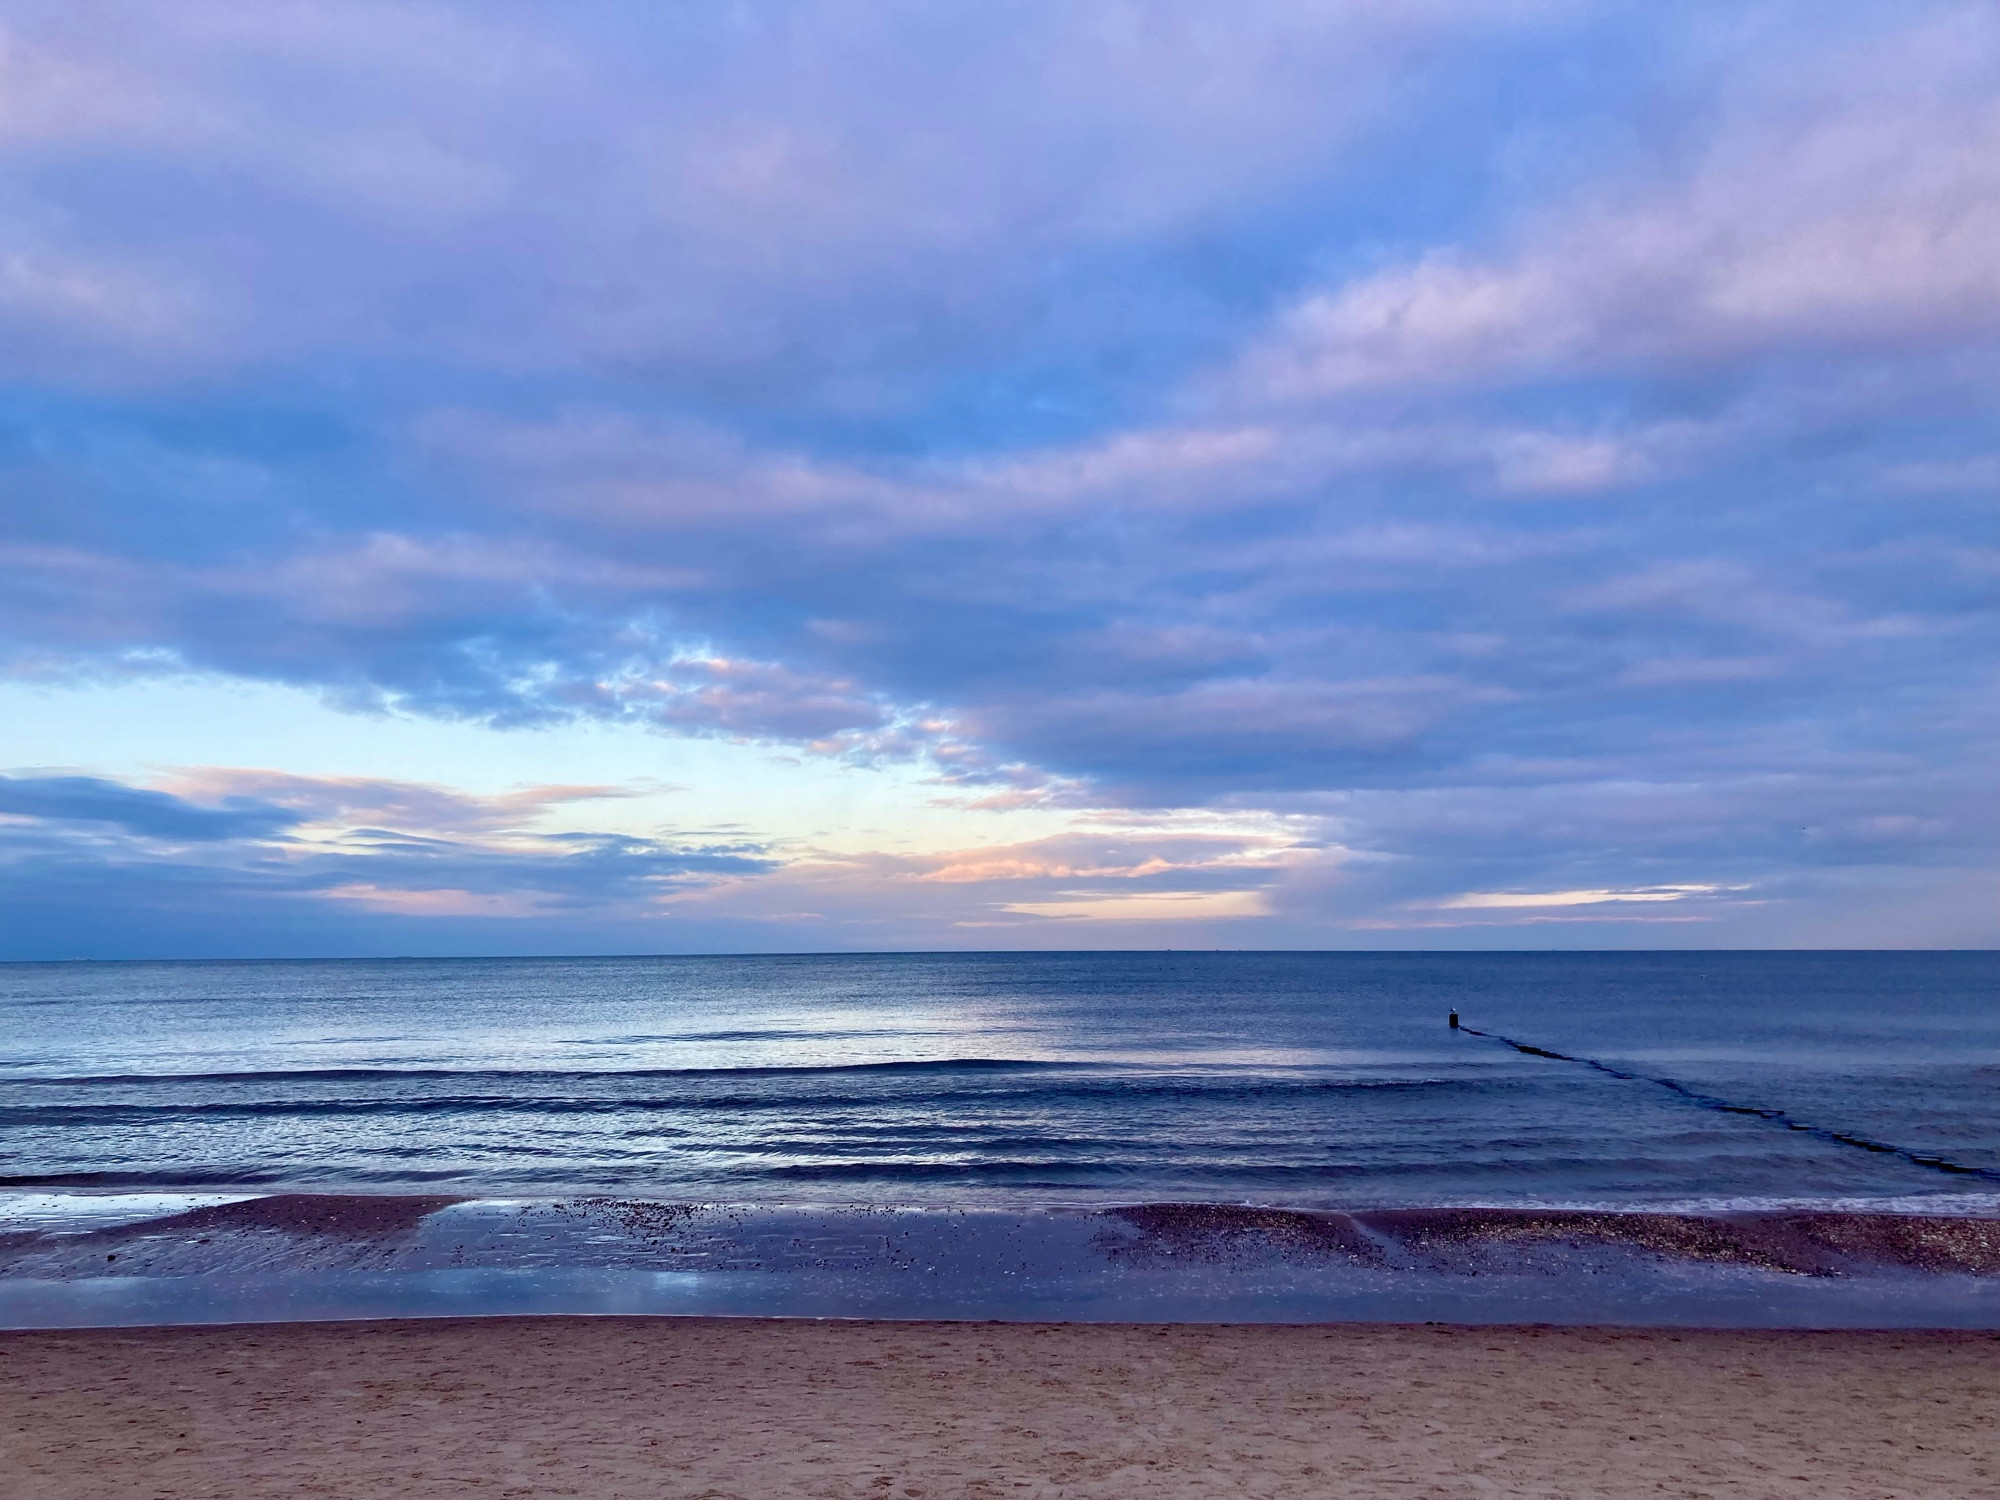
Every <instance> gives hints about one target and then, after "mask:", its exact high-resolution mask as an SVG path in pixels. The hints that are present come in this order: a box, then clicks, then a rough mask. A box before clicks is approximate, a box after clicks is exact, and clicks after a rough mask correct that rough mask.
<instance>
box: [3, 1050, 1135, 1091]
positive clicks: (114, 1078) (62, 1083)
mask: <svg viewBox="0 0 2000 1500" xmlns="http://www.w3.org/2000/svg"><path fill="white" fill-rule="evenodd" d="M1123 1066H1126V1065H1125V1064H1121V1063H1115V1062H1083V1061H1075V1062H1072V1061H1066V1060H1060V1059H1048V1058H1017V1057H943V1058H923V1059H911V1060H891V1061H887V1062H866V1063H781V1064H770V1065H751V1066H739V1067H707V1068H270V1069H247V1070H243V1071H237V1072H215V1073H84V1074H76V1075H71V1076H66V1077H43V1078H9V1079H7V1080H5V1085H4V1086H5V1087H7V1088H10V1089H13V1088H37V1087H40V1088H108V1087H128V1088H129V1087H133V1086H136V1085H153V1086H168V1087H172V1086H179V1085H182V1084H202V1083H372V1082H376V1081H380V1080H388V1081H395V1082H402V1081H419V1082H421V1081H426V1080H432V1079H456V1080H460V1081H478V1080H485V1079H538V1080H547V1081H550V1082H581V1081H585V1080H595V1079H619V1078H727V1077H743V1076H749V1077H815V1076H825V1075H837V1074H842V1073H859V1074H896V1073H979V1072H1003V1071H1004V1072H1057V1071H1065V1072H1102V1071H1107V1070H1113V1069H1117V1068H1120V1067H1123Z"/></svg>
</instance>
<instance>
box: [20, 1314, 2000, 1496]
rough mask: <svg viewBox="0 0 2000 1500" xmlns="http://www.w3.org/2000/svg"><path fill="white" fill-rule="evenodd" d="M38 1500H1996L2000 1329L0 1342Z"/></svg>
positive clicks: (704, 1333) (1243, 1330) (1342, 1329)
mask: <svg viewBox="0 0 2000 1500" xmlns="http://www.w3.org/2000/svg"><path fill="white" fill-rule="evenodd" d="M0 1493H4V1494H5V1495H6V1496H7V1497H8V1500H40V1497H44V1496H47V1497H58V1496H59V1497H72V1496H74V1497H84V1496H93V1497H95V1496H104V1497H117V1500H144V1497H156V1496H157V1497H167V1496H175V1497H178V1496H193V1495H220V1496H230V1497H236V1496H243V1497H251V1496H268V1495H287V1496H290V1495H301V1496H307V1495H310V1496H324V1495H332V1496H368V1497H428V1496H438V1495H451V1496H466V1495H473V1496H477V1495H496V1496H498V1495H507V1496H554V1495H580V1496H592V1497H597V1496H603V1497H611V1496H635V1497H636V1496H647V1497H652V1496H681V1495H686V1496H790V1495H802V1496H847V1495H860V1496H876V1497H896V1496H907V1497H916V1496H947V1495H982V1496H991V1495H1006V1496H1043V1495H1071V1496H1085V1495H1147V1496H1174V1495H1218V1496H1225V1495H1226V1496H1238V1495H1365V1496H1372V1495H1396V1496H1422V1495H1529V1494H1540V1495H1561V1496H1585V1495H1619V1496H1623V1495H1645V1496H1658V1495H1728V1496H1744V1497H1753V1496H1754V1497H1765V1496H1785V1495H1799V1496H1813V1497H1815V1500H1827V1497H1835V1496H1850V1495H1851V1496H1868V1497H1871V1500H1881V1497H1887V1496H1927V1497H1936V1496H1988V1497H1991V1496H1996V1495H2000V1335H1995V1334H1946V1333H1917V1334H1912V1333H1754V1332H1662V1331H1626V1330H1610V1329H1539V1328H1514V1329H1478V1328H1433V1327H1421V1328H1411V1327H1382V1326H1337V1327H1311V1328H1298V1327H1202V1326H1173V1327H1103V1326H1089V1325H1079V1324H1066V1325H1040V1326H1036V1325H1009V1324H965V1323H960V1324H950V1323H813V1322H776V1321H771V1322H766V1321H747V1320H731V1319H685V1320H684V1319H565V1318H536V1319H490V1320H479V1321H452V1322H444V1321H439V1322H428V1321H418V1322H401V1323H347V1324H293V1325H267V1326H258V1327H236V1328H210V1329H201V1328H175V1329H145V1330H96V1331H87V1332H61V1333H7V1334H0Z"/></svg>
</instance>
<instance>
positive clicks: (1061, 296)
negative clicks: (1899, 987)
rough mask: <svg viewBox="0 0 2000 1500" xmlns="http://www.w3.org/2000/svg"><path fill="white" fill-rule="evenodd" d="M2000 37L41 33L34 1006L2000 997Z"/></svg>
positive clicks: (27, 730)
mask: <svg viewBox="0 0 2000 1500" xmlns="http://www.w3.org/2000/svg"><path fill="white" fill-rule="evenodd" d="M1996 606H2000V11H1996V9H1995V8H1994V7H1993V6H1992V5H1990V4H1984V3H1979V4H1973V3H1950V4H1947V3H1930V0H1904V3H1901V4H1897V5H1882V4H1879V3H1865V4H1863V3H1849V0H1811V3H1757V0H1747V3H1746V0H1735V3H1730V4H1711V3H1706V0H1688V3H1685V4H1678V5H1672V6H1634V5H1610V4H1592V3H1586V0H1478V3H1472V0H1393V3H1392V0H1347V3H1334V0H1318V3H1308V0H1238V3H1235V4H1232V5H1229V6H1227V7H1216V6H1214V5H1212V4H1208V3H1196V0H1120V3H1112V0H1049V3H1042V0H1016V3H1009V4H1000V5H989V6H966V5H963V4H945V3H936V4H929V3H920V0H885V3H882V4H877V5H867V6H856V5H848V4H836V3H824V4H810V3H786V0H731V3H721V0H682V3H676V4H674V5H670V6H662V5H657V4H652V3H640V0H569V3H565V4H563V5H560V6H552V5H546V4H527V3H520V0H477V3H474V0H461V3H446V0H404V3H386V0H326V3H321V0H264V3H260V4H257V5H244V4H242V3H240V0H176V3H175V4H172V5H159V4H157V3H153V0H95V3H93V4H91V5H88V6H78V5H75V4H74V3H68V0H65V3H42V0H0V913H4V915H0V958H11V959H63V958H138V957H261V956H312V955H328V956H338V955H362V954H456V953H463V954H525V953H586V952H611V953H642V952H703V951H706V952H738V951H837V950H883V949H909V948H921V949H942V948H974V949H1003V948H1105V949H1121V948H1205V947H1220V948H1453V949H1505V948H1599V947H1616V948H1687V947H1694V948H1720V947H1855V946H1861V947H1872V946H1881V947H1991V946H1995V945H1996V944H2000V809H1996V800H1995V789H1996V787H2000V752H1996V745H2000V733H1996V731H2000V693H1996V691H1995V689H1996V686H2000V681H1996V679H1997V678H2000V671H1997V670H1996V668H2000V651H1996V644H2000V639H1997V638H2000V629H1997V628H1996V626H2000V615H1996Z"/></svg>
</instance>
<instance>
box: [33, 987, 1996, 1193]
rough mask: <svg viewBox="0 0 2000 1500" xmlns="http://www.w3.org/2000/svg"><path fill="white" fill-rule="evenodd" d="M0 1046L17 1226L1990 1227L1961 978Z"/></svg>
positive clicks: (1104, 991) (1015, 1002) (297, 1029)
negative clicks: (71, 1207)
mask: <svg viewBox="0 0 2000 1500" xmlns="http://www.w3.org/2000/svg"><path fill="white" fill-rule="evenodd" d="M1454 1007H1455V1008H1457V1009H1458V1010H1459V1011H1460V1012H1462V1013H1463V1015H1464V1018H1465V1021H1466V1023H1467V1025H1469V1026H1473V1027H1478V1028H1480V1029H1482V1030H1485V1031H1489V1032H1494V1033H1500V1034H1504V1035H1505V1036H1508V1037H1511V1038H1514V1039H1515V1040H1517V1041H1520V1042H1523V1043H1526V1044H1529V1045H1532V1046H1537V1047H1541V1048H1544V1049H1546V1050H1549V1051H1553V1052H1560V1053H1564V1054H1568V1055H1569V1056H1570V1057H1571V1058H1576V1059H1591V1060H1596V1061H1598V1062H1601V1063H1605V1064H1608V1065H1609V1066H1610V1067H1611V1068H1613V1069H1615V1070H1616V1071H1617V1072H1619V1073H1625V1074H1629V1075H1634V1076H1627V1077H1620V1076H1616V1074H1615V1073H1614V1072H1607V1071H1604V1070H1603V1069H1601V1068H1595V1067H1591V1066H1589V1065H1588V1064H1587V1063H1585V1062H1582V1061H1570V1060H1563V1059H1558V1058H1550V1057H1541V1056H1535V1055H1532V1054H1528V1053H1523V1052H1521V1051H1518V1050H1516V1049H1514V1048H1512V1047H1509V1046H1507V1045H1505V1044H1503V1043H1502V1042H1500V1041H1497V1040H1495V1039H1493V1038H1492V1037H1490V1036H1489V1037H1482V1036H1475V1035H1468V1034H1466V1033H1465V1032H1462V1031H1461V1032H1458V1033H1456V1034H1454V1033H1453V1032H1451V1031H1449V1030H1448V1029H1447V1027H1446V1024H1445V1016H1446V1012H1447V1011H1448V1010H1449V1009H1451V1008H1454ZM0 1038H4V1040H3V1041H0V1187H4V1188H6V1189H8V1190H9V1191H10V1192H11V1193H12V1194H13V1195H15V1196H19V1195H21V1194H24V1193H37V1192H39V1193H49V1192H59V1193H69V1192H77V1191H84V1192H92V1193H105V1192H120V1191H123V1192H133V1191H141V1190H144V1191H153V1192H171V1191H176V1190H184V1191H201V1190H212V1191H220V1190H225V1189H230V1188H245V1189H257V1190H266V1191H269V1190H275V1189H280V1188H285V1189H310V1190H316V1191H328V1190H363V1191H370V1192H389V1193H396V1192H433V1193H435V1192H450V1193H455V1194H468V1195H485V1196H489V1197H491V1196H505V1195H514V1196H549V1195H558V1194H574V1193H592V1192H597V1193H615V1194H625V1195H633V1196H644V1197H648V1198H653V1199H673V1198H688V1199H700V1200H705V1201H713V1202H733V1203H745V1204H755V1203H781V1202H790V1203H841V1204H864V1205H865V1204H963V1205H989V1206H990V1205H996V1204H1009V1203H1013V1204H1022V1203H1063V1202H1082V1203H1105V1202H1134V1201H1149V1200H1153V1201H1157V1200H1164V1199H1178V1200H1192V1201H1209V1202H1244V1201H1251V1202H1257V1203H1267V1204H1284V1205H1295V1206H1320V1207H1367V1206H1382V1205H1420V1204H1593V1205H1607V1206H1639V1205H1670V1204H1671V1205H1690V1204H1700V1205H1707V1206H1730V1205H1742V1204H1768V1203H1828V1202H1842V1203H1848V1204H1850V1205H1852V1204H1854V1203H1856V1202H1857V1201H1858V1202H1864V1203H1876V1202H1882V1203H1892V1202H1893V1203H1906V1204H1924V1205H1931V1206H1942V1207H1958V1208H1961V1209H1971V1208H1985V1209H1989V1210H1990V1209H1991V1208H1992V1207H1994V1205H1996V1204H2000V955H1995V954H1990V953H1973V954H1954V953H1896V954H1887V953H1782V954H1771V953H1726V954H1725V953H1706V954H1702V953H1697V954H1671V955H1669V954H1591V955H1574V954H1571V955H1491V954H1486V955H1449V956H1439V955H1333V954H1235V953H1198V954H1157V953H1155V954H1102V955H1099V954H1092V955H1048V954H1032V955H951V956H910V955H901V956H851V957H763V958H740V957H729V958H646V959H559V960H518V961H517V960H496V961H488V960H452V961H395V962H324V963H213V964H209V963H171V964H51V965H24V964H16V965H6V966H0ZM1655 1080H1666V1081H1667V1082H1666V1083H1663V1082H1659V1081H1655ZM1668 1083H1671V1084H1673V1085H1678V1090H1677V1089H1676V1088H1674V1087H1669V1086H1667V1084H1668ZM1738 1111H1761V1112H1762V1113H1746V1112H1738ZM1800 1126H1804V1127H1810V1128H1795V1127H1800ZM1840 1135H1846V1136H1849V1137H1853V1138H1855V1139H1856V1140H1861V1141H1866V1142H1869V1143H1873V1144H1876V1145H1889V1146H1894V1147H1897V1148H1900V1151H1901V1152H1902V1153H1904V1154H1898V1153H1897V1152H1894V1151H1883V1150H1870V1149H1863V1148H1862V1147H1861V1146H1859V1145H1857V1144H1854V1143H1853V1142H1851V1141H1842V1140H1840V1139H1837V1138H1836V1137H1837V1136H1840ZM1952 1167H1956V1168H1959V1169H1961V1170H1956V1171H1953V1170H1948V1168H1952Z"/></svg>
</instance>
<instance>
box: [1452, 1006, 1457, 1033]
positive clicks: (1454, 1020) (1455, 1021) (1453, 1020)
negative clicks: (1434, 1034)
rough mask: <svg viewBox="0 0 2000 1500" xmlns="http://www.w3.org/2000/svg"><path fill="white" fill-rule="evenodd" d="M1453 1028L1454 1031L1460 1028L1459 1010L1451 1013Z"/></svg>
mask: <svg viewBox="0 0 2000 1500" xmlns="http://www.w3.org/2000/svg"><path fill="white" fill-rule="evenodd" d="M1451 1029H1452V1030H1453V1031H1456V1030H1458V1012H1457V1011H1453V1012H1452V1013H1451Z"/></svg>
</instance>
